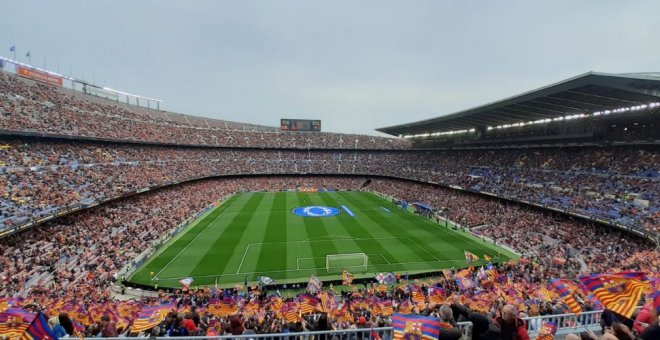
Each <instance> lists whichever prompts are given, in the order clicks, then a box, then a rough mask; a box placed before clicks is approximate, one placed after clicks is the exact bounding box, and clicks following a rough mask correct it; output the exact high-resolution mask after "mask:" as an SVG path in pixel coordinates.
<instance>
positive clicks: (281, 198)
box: [129, 191, 515, 287]
mask: <svg viewBox="0 0 660 340" xmlns="http://www.w3.org/2000/svg"><path fill="white" fill-rule="evenodd" d="M305 206H324V207H332V208H338V209H339V210H340V213H339V214H338V215H335V216H324V217H311V216H306V217H303V216H298V215H296V214H294V213H293V212H292V210H293V209H295V208H297V207H305ZM342 206H345V207H346V208H347V209H344V208H342ZM465 250H468V251H470V252H472V253H474V254H476V255H477V256H479V257H480V258H481V260H479V261H477V262H474V263H472V264H471V265H477V266H478V265H482V264H484V260H483V256H484V254H487V255H488V256H490V257H492V258H493V262H500V261H506V260H508V259H510V258H514V257H515V254H513V253H511V252H509V251H506V250H504V249H502V248H500V247H497V246H495V245H493V244H491V243H487V242H483V241H482V240H480V239H478V238H476V237H474V236H473V235H471V234H469V233H467V232H464V231H454V230H451V229H450V228H447V227H445V226H444V224H443V223H442V222H441V225H438V224H436V223H435V222H433V221H430V220H427V219H424V218H421V217H419V216H417V215H415V214H412V213H410V212H408V211H404V210H402V209H400V208H395V207H393V206H392V204H391V203H390V202H389V201H387V200H385V199H383V198H380V197H379V196H377V195H375V194H373V193H370V192H351V191H347V192H311V193H310V192H255V193H242V194H237V195H234V196H233V197H231V198H230V199H229V200H227V201H225V202H223V203H222V204H221V205H220V206H219V207H217V208H216V209H215V210H213V211H211V212H210V213H207V214H206V215H204V216H203V217H202V218H201V219H200V220H199V221H197V222H196V223H195V224H193V225H192V226H191V227H190V228H189V229H188V230H187V231H185V233H184V234H183V235H181V236H180V237H178V238H176V239H174V240H172V241H171V242H169V244H167V245H165V246H164V247H162V248H161V251H160V253H158V254H157V255H156V256H154V257H153V258H152V259H151V261H149V262H148V263H147V264H146V265H144V266H142V268H140V269H139V270H138V271H137V272H135V274H133V276H132V277H131V278H130V279H129V281H131V282H135V283H141V284H148V285H153V284H155V283H156V281H157V282H158V284H159V286H160V287H180V286H181V285H180V284H179V282H178V281H179V280H180V279H182V278H186V277H192V278H194V279H195V282H194V285H212V284H214V283H216V282H217V283H218V284H231V283H239V282H243V281H244V280H245V278H246V277H247V280H248V281H250V282H253V281H256V280H257V277H259V276H268V277H271V278H273V279H275V280H276V281H277V282H280V283H283V282H304V281H307V280H308V279H309V276H310V275H311V274H316V275H317V276H319V277H320V278H321V279H336V278H338V277H339V275H338V272H337V271H335V270H332V271H331V272H328V271H327V270H326V255H332V254H353V253H364V254H366V255H367V267H366V271H365V270H364V269H363V268H360V269H357V268H354V270H353V273H354V274H355V276H356V277H366V276H373V274H375V273H380V272H390V271H391V272H395V273H411V274H412V273H418V272H430V271H437V270H441V269H446V268H452V267H454V268H461V267H467V266H468V263H467V262H466V260H465V256H464V251H465ZM347 263H349V264H348V265H350V262H347Z"/></svg>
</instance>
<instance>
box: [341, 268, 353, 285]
mask: <svg viewBox="0 0 660 340" xmlns="http://www.w3.org/2000/svg"><path fill="white" fill-rule="evenodd" d="M353 278H354V276H353V274H351V273H349V272H348V271H347V270H344V271H343V272H342V273H341V282H342V284H343V285H344V286H350V285H351V284H353Z"/></svg>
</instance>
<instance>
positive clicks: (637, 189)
mask: <svg viewBox="0 0 660 340" xmlns="http://www.w3.org/2000/svg"><path fill="white" fill-rule="evenodd" d="M526 151H529V152H525V151H520V150H473V151H470V150H456V151H435V152H429V151H405V152H401V151H374V150H372V151H369V150H343V151H330V150H315V151H313V152H312V151H302V150H300V151H295V150H246V149H221V148H196V147H172V146H149V145H135V144H116V143H101V142H76V143H74V142H67V141H55V140H51V139H48V140H29V139H5V140H0V154H2V156H3V157H2V158H1V159H0V162H1V163H0V173H2V174H3V176H2V178H0V192H1V193H2V197H0V229H2V228H3V227H11V226H16V225H19V224H21V223H25V222H27V221H29V220H30V219H39V218H42V217H44V216H47V215H52V214H54V213H56V212H58V211H60V210H62V209H67V208H70V207H72V206H76V205H85V204H90V203H92V202H97V201H102V200H104V199H108V198H114V197H118V196H121V195H123V194H126V193H130V192H134V191H136V190H140V189H143V188H149V187H154V186H162V185H167V184H170V183H177V182H180V181H186V180H190V179H196V178H205V177H213V176H226V175H255V174H263V175H277V174H345V175H375V176H391V177H398V178H408V179H416V180H420V181H425V182H435V183H442V184H445V185H453V186H459V187H462V188H465V189H469V190H473V191H480V192H490V193H494V194H496V195H498V196H503V197H510V198H514V199H516V200H523V201H528V202H534V203H537V204H541V205H545V206H549V207H554V208H558V209H562V210H568V211H572V212H575V213H579V214H583V215H586V216H591V217H595V218H598V219H603V220H607V221H612V222H616V223H619V224H623V225H626V226H631V227H636V228H639V229H643V230H646V231H649V232H651V233H657V232H658V231H659V230H658V228H659V227H658V226H660V204H658V202H659V201H660V197H658V192H660V174H659V172H658V171H659V170H658V169H659V168H658V164H660V162H659V161H658V160H659V159H660V152H659V151H658V150H657V148H656V149H654V148H648V149H647V148H635V149H634V150H631V149H630V148H623V147H621V148H578V149H566V150H565V149H557V148H550V149H538V150H532V151H530V150H526Z"/></svg>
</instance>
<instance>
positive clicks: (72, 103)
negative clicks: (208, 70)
mask: <svg viewBox="0 0 660 340" xmlns="http://www.w3.org/2000/svg"><path fill="white" fill-rule="evenodd" d="M0 95H1V96H2V99H3V100H2V106H0V126H1V127H2V130H5V131H7V132H14V133H15V132H21V133H37V134H55V135H64V136H75V137H90V138H100V139H110V140H126V141H140V142H151V143H168V144H183V145H207V146H231V147H251V148H297V149H308V148H317V149H319V148H320V149H405V148H409V147H410V142H409V141H407V140H404V139H400V138H385V137H374V136H364V135H352V134H338V133H325V132H321V133H313V134H312V133H297V132H279V131H274V129H273V128H265V127H261V126H255V125H250V124H239V123H235V122H226V121H215V120H212V119H206V118H194V119H193V118H192V116H186V115H181V114H176V113H169V112H164V111H157V110H150V109H145V108H134V107H133V106H129V105H123V104H120V103H117V102H113V101H109V100H106V99H101V98H95V97H90V96H87V95H83V94H81V93H79V92H75V91H71V90H67V89H62V88H55V87H52V86H48V85H44V84H41V83H37V82H34V81H32V80H27V79H22V78H19V77H17V76H15V75H13V74H11V73H7V72H0ZM189 117H191V118H189Z"/></svg>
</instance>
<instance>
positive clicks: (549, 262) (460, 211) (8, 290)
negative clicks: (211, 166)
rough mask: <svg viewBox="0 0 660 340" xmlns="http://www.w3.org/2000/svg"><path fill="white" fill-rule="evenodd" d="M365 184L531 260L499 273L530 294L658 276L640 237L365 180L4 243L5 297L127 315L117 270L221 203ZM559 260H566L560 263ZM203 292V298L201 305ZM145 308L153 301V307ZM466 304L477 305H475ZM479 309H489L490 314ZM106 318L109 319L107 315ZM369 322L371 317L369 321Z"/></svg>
mask: <svg viewBox="0 0 660 340" xmlns="http://www.w3.org/2000/svg"><path fill="white" fill-rule="evenodd" d="M366 183H369V184H368V186H367V187H366V188H367V189H368V190H374V191H378V192H381V193H383V194H387V195H391V196H393V197H396V198H399V199H405V200H409V201H424V202H427V203H429V204H431V205H434V206H437V207H442V209H444V212H445V213H446V214H447V216H448V217H449V219H450V220H455V221H457V222H459V223H463V224H465V225H468V226H472V227H473V228H472V229H473V231H474V232H476V233H481V234H483V235H485V236H488V237H491V238H493V239H495V240H496V241H497V242H498V243H500V244H504V245H509V246H511V247H513V248H514V249H515V250H516V251H519V252H520V253H522V254H524V255H525V261H524V262H521V263H519V264H511V265H509V266H503V267H500V271H501V272H502V274H504V275H506V276H507V277H508V278H510V279H509V280H510V282H515V283H530V284H533V285H532V286H530V287H529V289H536V288H538V287H539V286H538V284H540V283H544V282H547V280H548V279H550V278H553V277H571V278H574V277H576V276H577V275H578V274H586V273H591V272H600V271H611V270H629V269H639V270H645V271H649V272H655V271H657V268H658V266H660V254H658V253H657V252H656V251H654V249H653V247H652V246H651V245H649V244H645V243H644V242H642V241H641V240H639V239H634V238H633V237H632V236H628V235H626V234H622V233H620V232H616V231H612V230H609V229H605V228H602V227H600V228H599V227H596V226H592V225H589V224H585V223H584V222H578V221H573V220H570V219H567V218H566V217H562V216H558V215H552V214H548V213H541V212H539V211H532V210H529V209H528V208H525V207H521V206H518V205H514V204H507V203H503V202H499V201H496V200H488V199H486V198H483V197H481V196H478V195H474V194H469V193H461V192H458V191H453V190H450V189H445V188H442V187H437V186H431V185H423V184H414V183H410V182H405V181H399V180H385V179H373V180H371V181H370V182H365V179H364V178H357V177H354V178H336V177H315V178H277V177H271V178H247V179H209V180H202V181H197V182H191V183H186V184H182V185H179V186H174V187H170V188H166V189H160V190H157V191H154V192H148V193H145V194H142V195H137V196H133V197H130V198H126V199H122V200H118V201H115V202H113V203H110V204H106V205H101V206H99V207H96V208H92V209H90V210H87V211H83V212H81V213H78V214H75V215H71V216H68V217H65V218H62V219H59V220H57V221H55V222H50V223H47V224H45V225H41V226H39V227H36V228H33V229H31V230H29V231H27V232H24V233H21V234H19V235H14V236H11V237H8V238H5V239H2V240H0V261H1V262H0V280H1V281H0V282H1V285H0V287H2V290H0V296H6V297H16V296H23V297H28V299H27V300H25V301H29V302H30V303H32V302H34V303H37V304H44V303H47V304H49V305H50V304H53V303H55V301H62V300H63V299H64V301H67V297H69V298H71V297H77V298H76V299H77V300H76V301H75V305H82V306H91V305H94V304H95V303H98V302H103V303H110V304H111V305H112V306H116V307H114V308H117V310H122V311H125V309H124V307H120V306H124V305H123V304H122V303H119V302H115V301H113V300H112V297H111V295H110V292H109V289H108V288H107V287H108V284H109V283H110V282H112V281H115V280H116V277H115V276H116V273H117V271H118V270H119V269H120V268H122V266H124V265H125V264H126V263H128V262H130V260H131V259H133V258H134V257H135V256H136V255H137V253H138V252H140V251H141V250H144V249H147V248H148V247H149V245H150V243H151V242H153V241H154V240H156V239H158V238H159V237H160V236H162V235H164V234H166V233H167V232H168V231H170V230H172V229H173V228H174V227H176V226H177V225H178V224H179V223H181V222H182V221H184V220H186V219H187V218H189V217H190V216H194V214H195V213H196V212H198V211H200V210H202V209H203V208H204V207H206V206H208V205H209V204H211V203H213V201H215V200H217V199H219V198H221V197H223V196H226V195H228V194H230V193H232V192H237V191H243V190H248V191H252V190H284V189H296V188H333V189H355V188H360V187H362V186H363V185H364V184H366ZM596 240H597V241H596ZM557 258H560V259H562V261H560V262H557V261H556V259H557ZM482 274H483V272H482V273H481V274H479V271H475V272H474V273H470V275H472V277H473V278H474V280H475V281H476V280H477V279H478V278H479V277H478V276H479V275H482ZM448 275H449V274H448ZM452 282H453V281H451V280H449V281H445V282H444V283H440V286H439V287H442V289H445V290H448V291H450V292H451V291H455V292H460V291H461V289H459V288H457V287H455V285H454V284H453V283H452ZM434 284H435V283H434ZM518 288H519V287H518ZM358 293H359V294H358V295H360V294H361V295H362V297H364V296H370V297H373V296H377V297H379V298H381V299H382V298H389V299H392V300H393V301H394V306H393V307H394V308H395V309H398V310H400V309H401V308H402V307H401V304H402V303H403V301H405V298H404V297H402V296H403V295H400V294H401V293H396V291H392V292H390V294H387V293H385V295H383V294H381V295H378V294H369V293H368V292H364V291H362V292H361V293H360V292H358ZM163 294H166V293H163ZM167 294H169V293H167ZM199 294H202V298H200V297H199ZM205 294H207V295H208V294H211V293H210V291H203V292H194V294H193V295H190V294H183V295H181V294H179V295H177V296H178V298H179V299H180V301H184V302H180V303H183V305H184V306H191V305H197V306H199V307H200V308H202V309H201V310H202V311H204V313H205V314H204V315H205V316H206V317H210V318H212V320H215V322H216V323H214V325H217V327H219V328H220V329H222V330H221V332H231V331H230V329H232V327H234V328H235V327H237V325H234V326H231V323H232V322H233V321H232V320H233V319H232V318H231V317H228V316H227V315H225V316H224V317H220V316H216V317H214V316H213V312H212V310H211V311H209V309H208V307H209V301H210V300H209V299H210V297H207V298H204V295H205ZM232 294H235V293H232ZM397 294H399V297H397ZM358 295H356V296H358ZM264 296H265V295H264ZM161 298H163V296H161ZM169 298H172V296H169V297H168V299H169ZM348 298H349V299H351V298H352V296H351V297H348ZM69 302H70V301H69ZM262 302H263V301H262ZM464 302H465V301H464ZM504 302H507V301H506V300H502V299H495V300H493V301H492V305H490V306H488V308H487V309H488V310H490V309H492V310H493V311H495V310H496V309H497V308H498V307H499V306H501V304H502V303H504ZM508 302H513V301H508ZM518 302H520V301H518ZM134 303H135V302H130V303H129V304H134ZM140 303H154V301H153V300H148V299H147V300H144V301H142V302H140ZM466 303H467V304H469V301H468V302H466ZM547 303H549V302H548V301H546V303H539V304H537V305H536V307H535V305H534V304H533V303H532V304H530V303H529V302H525V303H523V304H524V305H525V307H524V308H526V309H527V310H525V313H536V312H539V311H533V309H534V308H540V307H541V306H546V304H547ZM518 305H521V304H520V303H519V304H518ZM60 307H62V306H60ZM480 307H482V309H483V306H480ZM520 308H521V309H522V308H523V307H522V306H520ZM65 309H66V308H65ZM183 310H185V308H184V309H183ZM431 310H432V308H431ZM431 310H429V311H428V312H432V311H431ZM104 313H105V314H104V315H107V314H108V312H107V311H106V312H104ZM117 313H119V312H117ZM121 313H124V312H121ZM121 313H120V314H121ZM420 313H422V311H420ZM101 314H103V313H101ZM129 314H130V313H129ZM109 315H110V316H111V317H112V318H113V320H114V322H117V321H118V320H117V318H116V316H115V315H116V314H114V312H113V313H110V314H109ZM186 315H187V312H184V313H183V314H182V315H177V316H176V317H174V318H173V319H172V320H169V322H170V324H169V325H168V324H164V325H163V327H162V328H159V330H158V331H159V332H168V330H169V328H168V327H169V326H170V325H171V323H172V322H174V323H177V322H179V321H181V322H184V321H183V320H185V318H186ZM351 315H352V317H353V321H352V322H348V319H342V320H344V322H343V323H342V322H340V321H339V316H337V317H336V318H335V319H332V320H330V321H329V324H331V325H332V326H333V327H337V328H341V327H359V326H364V325H367V324H368V325H372V324H382V325H389V319H388V318H387V317H383V316H378V315H375V314H374V315H371V314H365V311H364V310H360V309H357V310H355V311H352V312H351ZM528 315H533V314H528ZM361 316H364V318H365V321H364V322H362V320H363V319H362V318H361ZM99 317H100V316H99ZM127 317H128V316H127ZM134 317H135V315H133V318H134ZM259 317H264V315H256V314H255V315H252V316H250V317H247V318H246V320H242V321H241V322H240V326H242V327H244V328H248V329H253V330H255V331H257V332H271V331H274V330H282V331H284V330H287V331H291V332H295V331H299V330H301V329H303V328H301V327H307V326H301V325H302V323H300V324H298V323H297V322H296V323H295V324H291V323H286V324H284V323H280V322H281V321H276V320H280V319H277V318H272V323H263V322H262V323H256V322H254V321H255V320H256V319H255V318H259ZM78 318H80V316H79V315H78ZM178 318H181V320H178ZM346 318H349V317H348V316H346ZM96 319H98V320H96ZM95 320H96V321H98V322H96V321H95ZM122 320H123V319H122ZM84 322H85V323H86V324H87V325H86V327H84V329H85V331H86V332H91V333H94V332H96V331H98V328H94V327H100V326H99V325H100V322H101V319H99V318H96V317H92V318H91V319H87V320H86V321H84ZM122 322H123V321H122ZM209 322H210V321H209ZM314 322H316V321H314ZM314 322H312V321H310V323H309V325H308V326H309V328H308V329H313V327H314V326H312V325H313V324H314ZM128 324H130V322H129V323H127V324H126V325H125V326H124V331H126V330H129V329H128V328H127V325H128ZM205 324H206V325H209V323H205ZM197 327H199V325H197ZM269 327H275V328H269ZM277 327H279V328H277ZM174 328H176V327H174ZM215 329H216V331H217V328H215ZM152 332H153V330H152Z"/></svg>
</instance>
